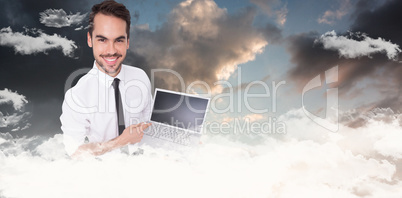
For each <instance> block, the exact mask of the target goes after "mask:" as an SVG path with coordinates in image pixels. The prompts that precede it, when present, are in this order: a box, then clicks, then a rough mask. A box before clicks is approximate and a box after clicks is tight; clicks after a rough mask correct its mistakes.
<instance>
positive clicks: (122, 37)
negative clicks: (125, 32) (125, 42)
mask: <svg viewBox="0 0 402 198" xmlns="http://www.w3.org/2000/svg"><path fill="white" fill-rule="evenodd" d="M120 39H126V37H125V36H119V37H117V38H116V39H115V40H120Z"/></svg>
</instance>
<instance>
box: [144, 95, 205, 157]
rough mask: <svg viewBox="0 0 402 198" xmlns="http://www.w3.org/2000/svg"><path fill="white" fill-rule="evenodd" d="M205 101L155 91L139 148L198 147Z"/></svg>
mask: <svg viewBox="0 0 402 198" xmlns="http://www.w3.org/2000/svg"><path fill="white" fill-rule="evenodd" d="M209 101H210V99H209V98H205V97H201V96H197V95H193V94H187V93H180V92H174V91H169V90H164V89H159V88H156V89H155V94H154V101H153V106H152V114H151V118H150V121H149V122H151V123H152V125H151V126H150V127H148V128H147V129H145V131H144V136H143V138H142V140H141V142H139V145H138V146H139V147H140V148H144V147H147V146H150V147H153V148H163V149H167V150H186V149H189V148H193V147H197V145H199V144H200V138H201V135H202V127H203V124H204V121H205V117H206V114H207V109H208V106H209Z"/></svg>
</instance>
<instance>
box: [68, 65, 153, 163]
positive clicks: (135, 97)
mask: <svg viewBox="0 0 402 198" xmlns="http://www.w3.org/2000/svg"><path fill="white" fill-rule="evenodd" d="M116 78H119V79H120V83H119V89H120V94H121V99H122V103H123V111H124V122H125V125H126V127H128V126H130V125H132V124H138V123H140V122H144V121H148V120H149V116H150V114H151V105H152V103H151V101H152V97H151V83H150V81H149V78H148V76H147V75H146V73H145V72H144V71H143V70H141V69H139V68H136V67H131V66H127V65H124V64H123V65H122V68H121V70H120V73H119V74H118V75H117V76H116ZM113 80H114V78H113V77H111V76H109V75H107V74H105V73H103V72H102V71H100V70H99V69H98V68H97V67H96V64H95V63H94V66H93V68H92V69H91V70H90V71H89V72H88V73H87V74H85V75H84V76H83V77H82V78H81V79H80V80H79V81H78V83H77V84H76V85H75V86H74V87H72V88H71V89H69V90H68V91H67V92H66V94H65V97H64V102H63V106H62V111H63V112H62V114H61V116H60V121H61V130H62V131H63V137H64V138H63V139H64V140H63V143H64V146H65V149H66V152H67V154H69V155H72V154H73V153H74V152H75V151H76V150H77V148H78V147H79V146H81V145H82V144H84V143H85V138H88V140H89V142H106V141H109V140H111V139H113V138H115V137H117V136H118V123H117V114H116V104H115V97H114V89H113V86H112V83H113Z"/></svg>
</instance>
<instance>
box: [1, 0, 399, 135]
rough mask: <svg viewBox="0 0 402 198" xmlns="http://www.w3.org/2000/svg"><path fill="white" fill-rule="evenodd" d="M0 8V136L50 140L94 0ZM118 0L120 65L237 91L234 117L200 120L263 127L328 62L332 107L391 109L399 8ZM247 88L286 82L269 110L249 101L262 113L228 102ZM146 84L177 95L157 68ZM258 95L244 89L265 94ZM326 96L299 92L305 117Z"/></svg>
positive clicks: (253, 0)
mask: <svg viewBox="0 0 402 198" xmlns="http://www.w3.org/2000/svg"><path fill="white" fill-rule="evenodd" d="M0 2H1V5H2V6H1V8H0V9H1V11H0V17H1V19H2V20H0V56H1V60H2V62H1V66H0V119H1V120H0V132H11V134H13V135H18V136H24V135H26V136H31V135H46V136H52V135H54V134H56V133H60V132H61V130H60V121H59V116H60V114H61V104H62V101H63V97H64V91H65V90H64V87H65V84H66V81H67V78H68V77H69V76H70V75H71V74H72V73H73V72H74V71H77V70H78V69H82V68H90V67H92V64H93V56H92V51H91V49H90V48H89V47H88V46H87V44H86V31H87V30H86V29H85V28H86V27H87V25H88V24H87V17H88V13H89V11H90V9H91V7H92V5H93V4H94V3H96V2H99V1H93V0H80V1H50V0H42V1H31V0H16V1H6V0H0ZM121 2H122V3H124V4H125V5H126V6H127V7H128V9H129V10H130V12H131V16H132V24H131V25H132V27H131V37H130V44H131V45H130V49H129V51H128V55H127V58H126V60H125V63H126V64H129V65H133V66H137V67H140V68H142V69H144V70H145V71H146V72H147V73H148V74H149V75H151V73H152V72H151V71H152V69H171V70H173V71H176V72H177V73H179V74H180V75H181V76H182V77H183V80H184V83H185V85H186V86H188V85H189V84H191V83H192V82H195V81H203V82H205V84H206V85H209V86H210V87H211V92H212V93H213V96H216V95H219V94H221V93H223V92H225V91H227V90H228V89H227V85H222V84H221V85H219V84H217V83H216V82H218V81H226V82H228V83H230V84H231V85H233V87H235V88H238V89H235V90H236V91H235V93H234V94H235V95H236V97H235V99H234V103H240V105H237V104H236V105H235V108H234V109H235V111H234V112H226V113H223V115H218V114H217V113H216V112H212V113H210V116H211V118H210V119H213V118H218V117H219V119H221V120H230V119H231V118H235V117H249V118H253V119H255V120H261V119H265V118H267V117H268V116H279V115H281V114H282V113H285V112H287V111H289V110H290V109H293V108H300V106H301V105H302V104H301V96H302V89H303V87H304V86H305V85H306V83H307V82H308V81H309V80H311V79H313V78H314V77H315V76H317V75H320V74H324V72H325V71H327V70H328V69H330V68H332V67H334V66H336V65H338V70H339V74H338V75H339V77H338V81H337V82H335V83H334V84H333V85H331V86H335V87H337V88H338V89H339V106H338V108H339V110H340V111H342V112H348V111H357V112H358V113H357V114H364V112H366V111H368V110H371V109H373V108H376V107H381V108H390V109H391V110H392V111H393V112H399V113H400V112H401V106H402V105H401V104H402V94H401V93H402V88H401V87H402V78H401V76H402V62H401V58H402V56H401V53H400V52H401V47H400V46H401V45H402V36H401V35H402V26H401V25H400V24H401V23H400V19H401V18H402V14H401V12H400V8H402V1H398V0H388V1H374V0H360V1H359V0H338V1H329V0H326V1H321V0H308V1H293V0H290V1H281V0H250V1H247V0H244V1H235V0H216V1H213V0H205V1H197V0H194V1H183V2H182V1H178V0H166V1H121ZM239 77H241V81H239ZM321 80H322V81H323V82H325V81H324V80H325V79H321ZM255 81H261V82H265V83H266V84H267V85H268V86H269V87H270V88H272V82H274V81H275V82H276V83H279V82H280V81H286V84H284V85H282V86H281V87H280V88H279V89H278V90H279V91H278V96H277V98H278V99H277V100H278V101H280V102H278V104H277V111H276V112H274V111H273V107H272V105H271V104H272V98H269V99H267V98H258V99H255V100H254V101H253V104H252V105H253V108H254V109H257V108H260V109H264V108H268V112H266V113H255V112H252V111H249V110H248V109H247V108H245V104H244V101H241V100H238V97H237V95H238V94H242V93H244V91H245V88H246V87H247V85H248V84H250V83H252V82H255ZM153 86H154V87H161V88H168V89H172V90H181V89H180V87H179V81H178V80H177V78H175V77H174V76H172V75H169V74H166V73H164V74H162V73H158V74H156V75H155V80H154V81H153ZM225 88H226V89H225ZM263 88H264V87H263V86H258V85H257V86H253V87H252V88H251V89H250V90H252V91H253V92H254V93H264V89H263ZM324 90H325V87H324V88H322V89H317V90H315V91H314V90H313V91H312V92H311V93H310V96H306V97H308V99H309V101H307V102H306V103H307V104H306V105H307V106H308V107H309V108H310V109H311V111H312V112H316V113H320V112H321V113H322V106H325V96H324V95H323V93H324V92H323V91H324ZM191 91H194V92H199V93H202V92H203V91H205V89H203V88H202V87H201V88H195V89H194V90H191ZM271 91H272V90H271ZM214 102H216V103H217V104H215V105H216V106H217V107H218V106H220V107H221V108H224V107H225V106H227V105H230V104H229V100H228V99H227V98H221V100H215V101H214ZM357 117H358V116H357ZM348 121H351V120H350V119H349V120H348ZM351 122H353V124H354V126H357V127H358V126H361V125H362V124H364V123H359V121H356V120H352V121H351ZM356 122H357V123H356Z"/></svg>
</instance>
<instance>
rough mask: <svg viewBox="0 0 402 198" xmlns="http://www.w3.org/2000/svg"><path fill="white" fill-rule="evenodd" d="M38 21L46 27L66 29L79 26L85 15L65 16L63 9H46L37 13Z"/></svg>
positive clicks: (78, 13)
mask: <svg viewBox="0 0 402 198" xmlns="http://www.w3.org/2000/svg"><path fill="white" fill-rule="evenodd" d="M39 15H40V18H39V21H40V22H41V23H42V24H44V25H45V26H47V27H55V28H61V27H68V26H72V25H79V24H81V23H82V22H83V21H84V20H85V19H86V16H87V14H81V13H80V12H77V13H76V14H67V13H66V11H64V10H63V9H47V10H45V11H43V12H41V13H39Z"/></svg>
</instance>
